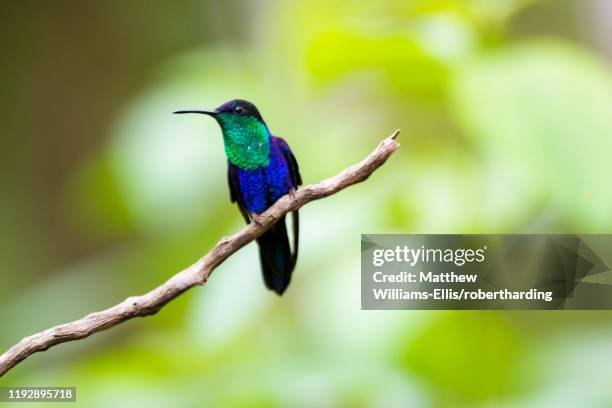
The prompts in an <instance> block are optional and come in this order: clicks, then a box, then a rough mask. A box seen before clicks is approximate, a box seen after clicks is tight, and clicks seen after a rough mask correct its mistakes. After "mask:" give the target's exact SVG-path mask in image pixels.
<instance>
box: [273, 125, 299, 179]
mask: <svg viewBox="0 0 612 408" xmlns="http://www.w3.org/2000/svg"><path fill="white" fill-rule="evenodd" d="M276 138H277V139H278V143H279V146H280V149H281V152H282V153H283V156H284V157H285V160H286V161H287V163H288V164H289V176H290V177H291V182H292V183H293V188H297V187H298V186H301V185H302V176H301V175H300V167H299V166H298V163H297V160H296V159H295V156H294V155H293V152H292V151H291V148H290V147H289V144H287V142H285V140H284V139H283V138H281V137H278V136H277V137H276Z"/></svg>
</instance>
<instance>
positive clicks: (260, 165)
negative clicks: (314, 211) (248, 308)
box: [174, 99, 302, 295]
mask: <svg viewBox="0 0 612 408" xmlns="http://www.w3.org/2000/svg"><path fill="white" fill-rule="evenodd" d="M174 113H201V114H205V115H209V116H212V117H213V118H214V119H215V120H216V121H217V123H218V124H219V126H221V131H222V132H223V144H224V146H225V154H226V156H227V180H228V184H229V189H230V199H231V201H232V202H236V203H237V204H238V208H239V209H240V212H241V213H242V216H243V217H244V220H245V221H246V223H247V224H248V223H250V222H251V220H253V221H254V222H258V215H259V214H261V213H262V212H264V211H265V210H267V209H268V208H269V207H270V206H271V205H272V204H274V203H275V202H276V200H278V199H279V198H281V197H282V196H284V195H285V194H287V193H293V192H294V191H295V190H296V189H297V188H298V186H299V185H301V184H302V178H301V176H300V171H299V168H298V164H297V161H296V160H295V157H294V155H293V152H292V151H291V149H290V148H289V145H288V144H287V142H285V141H284V140H283V139H282V138H280V137H277V136H273V135H272V134H271V133H270V130H269V129H268V126H267V125H266V123H265V122H264V120H263V119H262V117H261V114H260V113H259V111H258V110H257V108H256V107H255V105H253V104H252V103H250V102H248V101H245V100H242V99H235V100H232V101H229V102H227V103H224V104H223V105H221V106H219V107H218V108H217V109H215V110H201V109H188V110H178V111H176V112H174ZM298 235H299V215H298V212H297V211H295V212H293V247H294V248H293V251H292V250H291V248H290V245H289V236H288V234H287V226H286V224H285V217H284V216H283V217H282V218H281V219H279V220H278V221H277V222H276V224H274V225H273V226H272V227H271V228H270V229H269V230H268V231H266V232H265V233H264V234H263V235H261V236H260V237H259V238H258V239H257V243H258V245H259V258H260V260H261V269H262V272H263V278H264V282H265V283H266V286H267V287H268V289H271V290H273V291H274V292H276V293H277V294H279V295H282V294H283V292H285V290H286V289H287V286H289V282H290V281H291V273H292V272H293V268H294V267H295V263H296V260H297V254H298Z"/></svg>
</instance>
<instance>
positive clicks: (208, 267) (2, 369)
mask: <svg viewBox="0 0 612 408" xmlns="http://www.w3.org/2000/svg"><path fill="white" fill-rule="evenodd" d="M398 134H399V130H396V131H395V132H393V134H392V135H391V136H389V137H388V138H386V139H384V140H383V141H382V142H381V143H380V144H379V145H378V147H376V149H375V150H374V151H373V152H372V153H371V154H370V155H369V156H368V157H366V158H365V159H364V160H362V161H361V162H359V163H357V164H355V165H353V166H351V167H349V168H347V169H345V170H344V171H342V172H341V173H339V174H338V175H336V176H334V177H331V178H329V179H326V180H323V181H321V182H319V183H316V184H311V185H309V186H306V187H304V188H302V189H299V190H298V191H296V192H295V193H294V194H293V195H286V196H284V197H282V198H281V199H279V200H278V201H277V202H276V203H275V204H274V205H273V206H272V207H270V208H269V209H268V210H267V211H266V212H264V213H263V214H262V215H261V218H260V219H258V223H254V222H252V223H250V224H249V225H247V226H246V227H244V228H243V229H242V230H240V231H238V232H237V233H235V234H233V235H231V236H229V237H224V238H222V239H221V240H220V241H219V242H218V243H217V244H216V245H215V247H214V248H213V249H212V250H211V251H210V252H209V253H207V254H206V255H204V256H203V257H202V258H200V259H199V260H198V261H197V262H196V263H194V264H193V265H191V266H190V267H188V268H187V269H185V270H183V271H181V272H179V273H177V274H176V275H174V276H173V277H171V278H170V279H168V280H167V281H166V282H164V283H163V284H161V285H160V286H158V287H157V288H155V289H153V290H151V291H150V292H148V293H145V294H144V295H141V296H133V297H129V298H127V299H125V300H124V301H123V302H121V303H119V304H117V305H115V306H112V307H110V308H108V309H105V310H102V311H99V312H94V313H91V314H88V315H87V316H85V317H83V318H81V319H78V320H75V321H73V322H70V323H65V324H61V325H59V326H55V327H51V328H50V329H47V330H44V331H42V332H39V333H36V334H33V335H31V336H28V337H26V338H24V339H22V340H21V341H20V342H19V343H17V344H16V345H14V346H13V347H11V348H10V349H8V350H7V351H6V352H5V353H4V354H2V355H1V356H0V377H1V376H3V375H4V374H6V373H7V372H8V371H9V370H10V369H11V368H13V367H14V366H16V365H17V364H19V363H20V362H21V361H23V360H25V359H26V358H28V357H29V356H31V355H32V354H34V353H37V352H39V351H45V350H47V349H49V348H50V347H53V346H55V345H57V344H60V343H65V342H68V341H74V340H79V339H83V338H85V337H88V336H90V335H92V334H94V333H97V332H99V331H102V330H106V329H109V328H111V327H114V326H117V325H118V324H120V323H122V322H124V321H126V320H129V319H132V318H134V317H139V316H149V315H153V314H155V313H157V312H158V311H159V310H160V309H161V308H162V307H164V306H165V305H166V304H167V303H168V302H170V301H171V300H172V299H174V298H176V297H177V296H179V295H181V294H182V293H183V292H185V291H187V290H189V289H191V288H192V287H194V286H197V285H204V284H205V283H206V281H207V280H208V278H209V277H210V275H211V273H212V272H213V271H214V270H215V268H216V267H217V266H219V265H220V264H221V263H222V262H223V261H225V260H226V259H227V258H229V257H230V256H231V255H232V254H234V253H235V252H236V251H238V250H239V249H240V248H242V247H243V246H245V245H247V244H248V243H250V242H251V241H254V240H255V239H256V238H257V237H259V236H260V235H261V234H263V233H264V232H265V231H266V230H267V229H268V228H270V227H271V226H272V225H274V223H275V222H276V221H277V220H278V219H279V218H280V217H282V216H283V215H285V214H286V213H288V212H291V211H294V210H297V209H299V208H300V207H302V206H303V205H305V204H307V203H309V202H310V201H314V200H318V199H320V198H324V197H327V196H330V195H332V194H335V193H337V192H338V191H340V190H342V189H344V188H346V187H348V186H350V185H353V184H356V183H360V182H362V181H365V180H366V179H367V178H368V177H369V176H370V175H371V174H372V173H373V172H374V171H375V170H376V169H378V168H379V167H380V166H382V165H383V164H384V163H385V161H386V160H387V159H388V158H389V156H391V154H393V152H395V151H396V150H397V149H398V148H399V143H397V142H396V141H395V138H396V136H397V135H398Z"/></svg>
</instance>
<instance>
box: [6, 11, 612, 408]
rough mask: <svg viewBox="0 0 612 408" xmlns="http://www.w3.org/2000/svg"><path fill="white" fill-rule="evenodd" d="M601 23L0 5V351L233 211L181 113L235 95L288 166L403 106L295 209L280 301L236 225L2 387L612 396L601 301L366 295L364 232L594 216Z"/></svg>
mask: <svg viewBox="0 0 612 408" xmlns="http://www.w3.org/2000/svg"><path fill="white" fill-rule="evenodd" d="M611 19H612V2H611V1H609V0H573V1H565V0H549V1H543V0H542V1H538V0H427V1H426V0H401V1H400V0H391V1H379V2H376V1H371V2H364V1H357V0H354V1H350V0H335V1H326V0H297V1H281V0H275V1H274V0H270V1H255V0H253V1H245V2H243V1H237V0H230V1H225V2H216V1H195V0H182V1H172V2H171V1H164V0H147V1H145V0H133V1H119V0H109V1H98V2H82V1H64V0H62V1H20V2H8V1H4V2H2V3H1V5H0V32H1V34H2V35H0V42H1V44H2V47H1V54H2V64H0V85H1V89H2V92H1V96H0V98H1V99H0V117H1V123H2V125H1V126H2V153H1V156H0V157H1V158H2V160H1V161H0V166H1V170H2V171H1V172H0V178H1V180H2V184H1V186H0V188H1V190H0V191H1V192H2V200H1V201H0V226H1V228H0V234H1V235H0V239H1V241H2V245H1V246H0V262H1V264H0V268H1V270H2V272H1V275H0V276H1V284H0V299H1V308H0V348H1V349H2V350H4V349H6V348H8V347H9V346H10V345H12V344H14V343H15V342H16V341H18V340H19V339H20V338H22V337H24V336H26V335H29V334H32V333H33V332H36V331H39V330H42V329H45V328H47V327H49V326H52V325H55V324H58V323H62V322H65V321H69V320H73V319H75V318H79V317H81V316H82V315H84V314H86V313H88V312H91V311H95V310H99V309H102V308H105V307H108V306H110V305H112V304H115V303H117V302H119V301H121V300H123V299H124V298H126V297H127V296H130V295H135V294H141V293H144V292H146V291H148V290H149V289H151V288H153V287H154V286H157V285H158V284H159V283H161V282H162V281H164V280H165V279H167V278H169V277H170V276H171V275H172V274H173V273H175V272H176V271H178V270H180V269H182V268H183V267H185V266H187V265H189V264H190V263H191V262H193V261H194V260H195V259H197V257H199V256H200V255H202V254H203V253H205V252H206V251H207V250H208V249H209V248H210V247H211V246H212V245H214V243H215V242H216V241H217V240H218V239H219V238H220V237H222V236H224V235H227V234H229V233H231V232H233V231H236V230H237V229H238V228H240V227H241V226H242V219H241V217H240V215H239V213H238V211H237V209H236V208H234V207H233V206H232V205H230V203H229V194H228V191H227V187H226V175H225V174H226V173H225V172H226V170H225V157H224V154H223V147H222V143H221V138H220V132H219V129H218V128H217V126H216V124H215V123H214V121H212V120H207V119H206V118H203V117H186V116H184V117H177V116H173V115H171V114H170V112H172V111H173V110H175V109H177V108H182V107H202V108H207V107H215V106H217V105H219V104H220V103H222V102H224V101H226V100H229V99H233V98H236V97H241V98H246V99H249V100H252V101H253V102H255V103H256V104H257V105H258V107H259V108H260V110H261V111H262V113H263V116H264V118H265V119H266V121H267V122H268V124H269V125H270V127H271V130H272V131H273V132H274V133H276V134H278V135H281V136H283V137H284V138H286V139H287V140H288V141H289V143H290V144H291V146H292V148H293V150H294V152H295V153H296V156H297V157H298V159H299V162H300V166H301V169H302V175H303V178H304V181H305V183H307V184H308V183H312V182H316V181H318V180H320V179H322V178H324V177H328V176H330V175H333V174H335V173H337V172H338V171H339V170H341V169H343V168H344V167H346V166H348V165H350V164H353V163H354V162H356V161H358V160H360V159H361V158H362V157H363V156H364V155H365V154H367V153H368V152H369V151H371V149H372V148H373V147H374V146H375V145H376V144H377V143H378V142H379V141H380V140H381V139H382V138H383V137H385V136H387V135H388V134H390V133H391V132H392V131H393V130H394V129H395V128H398V127H399V128H401V129H402V134H401V136H400V139H399V141H400V142H401V144H402V148H401V149H400V151H399V152H398V153H397V154H396V155H395V156H394V157H392V159H391V160H390V161H389V162H388V164H387V165H386V166H384V167H383V168H382V169H381V170H380V171H379V172H377V173H376V174H375V175H374V176H373V177H372V178H371V179H369V180H368V181H367V182H366V183H363V184H360V185H358V186H356V187H353V188H351V189H349V190H347V191H345V192H342V193H341V194H338V195H335V196H333V197H330V198H328V199H326V200H322V201H318V202H314V203H312V204H309V205H308V206H307V207H305V208H304V209H303V210H302V220H303V222H302V225H303V228H302V229H303V239H302V249H301V259H300V260H299V264H298V268H297V271H296V273H295V279H294V281H293V284H292V286H291V287H290V288H289V290H288V292H287V293H286V295H285V296H284V297H282V298H277V297H276V296H274V295H273V294H272V293H271V292H268V291H267V290H265V288H264V286H263V283H262V280H261V277H260V272H259V266H258V264H257V261H256V259H257V255H256V248H255V246H254V245H250V246H248V247H247V248H245V249H243V250H242V251H240V252H239V253H237V254H236V255H235V256H233V257H232V258H231V259H229V260H228V261H227V262H226V263H224V264H223V265H222V266H221V267H220V268H219V269H218V270H217V271H216V272H215V273H214V275H213V276H212V278H211V280H210V281H209V283H208V284H207V285H206V287H205V288H196V289H194V290H192V291H190V292H188V293H186V294H184V295H183V296H181V297H180V298H179V299H177V300H176V301H174V302H172V303H171V304H169V305H168V306H167V307H165V308H164V309H163V310H162V311H161V312H160V313H159V314H158V315H156V316H155V317H151V318H147V319H144V320H143V319H138V320H134V321H130V322H127V323H125V324H123V325H121V326H119V327H116V328H114V329H112V330H109V331H106V332H103V333H99V334H96V335H95V336H93V337H91V338H88V339H86V340H83V341H79V342H73V343H69V344H64V345H60V346H58V347H56V348H53V349H52V350H51V351H48V352H45V353H41V354H38V355H35V356H32V357H31V358H30V359H28V360H26V361H25V362H23V363H22V364H20V365H19V366H17V367H16V368H15V369H13V370H12V371H11V372H9V373H8V374H7V375H6V376H5V377H3V378H2V379H0V384H2V385H21V386H24V385H57V386H76V387H77V388H78V400H79V401H78V403H77V404H66V406H72V407H74V406H83V407H111V406H139V407H140V406H141V407H166V406H170V405H171V404H172V405H173V406H177V407H240V406H259V407H281V406H292V407H328V406H329V407H336V406H340V407H406V406H409V407H472V406H478V407H558V406H572V407H573V406H585V407H587V406H588V407H610V406H612V387H610V384H611V383H612V346H611V345H612V327H611V323H612V313H608V312H535V311H528V312H422V311H421V312H417V311H401V312H391V311H388V312H368V311H361V310H360V298H359V296H360V291H359V286H360V273H359V251H360V236H359V234H360V233H384V232H406V233H409V232H412V233H475V232H479V233H514V232H521V233H545V232H548V233H553V232H567V233H606V232H610V230H611V227H612V186H611V184H610V175H611V174H612V162H611V161H610V153H611V152H612V70H611V67H610V62H611V61H612V29H611V27H612V26H611V25H610V21H611ZM43 405H44V404H36V406H43ZM20 406H26V405H25V404H24V405H20ZM50 406H54V407H55V406H59V405H58V404H52V405H50Z"/></svg>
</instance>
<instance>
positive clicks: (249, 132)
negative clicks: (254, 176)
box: [217, 113, 270, 170]
mask: <svg viewBox="0 0 612 408" xmlns="http://www.w3.org/2000/svg"><path fill="white" fill-rule="evenodd" d="M217 120H218V121H219V125H221V130H222V131H223V144H224V145H225V154H226V155H227V159H228V160H229V161H230V163H232V164H233V165H235V166H238V167H240V168H241V169H245V170H253V169H256V168H258V167H267V166H268V164H270V131H269V130H268V128H267V127H266V125H265V123H263V122H262V121H260V120H259V119H257V118H256V117H254V116H250V115H248V116H247V115H244V116H243V115H233V114H228V113H221V114H219V115H217Z"/></svg>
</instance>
